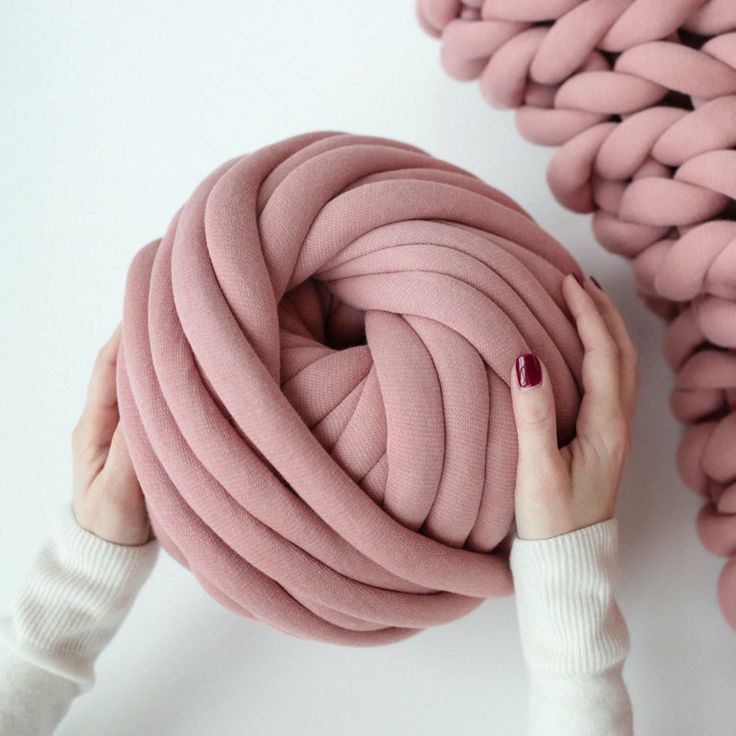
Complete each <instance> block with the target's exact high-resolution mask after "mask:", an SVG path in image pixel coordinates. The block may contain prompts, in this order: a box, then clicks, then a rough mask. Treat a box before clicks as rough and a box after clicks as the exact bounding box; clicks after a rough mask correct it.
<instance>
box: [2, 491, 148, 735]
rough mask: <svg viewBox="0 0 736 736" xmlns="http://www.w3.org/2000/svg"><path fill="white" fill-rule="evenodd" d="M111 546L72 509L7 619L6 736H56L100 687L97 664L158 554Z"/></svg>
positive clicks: (68, 509)
mask: <svg viewBox="0 0 736 736" xmlns="http://www.w3.org/2000/svg"><path fill="white" fill-rule="evenodd" d="M158 547H159V545H158V542H156V541H155V540H152V541H151V542H149V543H148V544H145V545H141V546H138V547H126V546H123V545H117V544H112V543H111V542H106V541H105V540H103V539H100V538H99V537H96V536H95V535H94V534H91V533H90V532H88V531H86V530H85V529H83V528H82V527H81V526H79V524H78V523H77V521H76V518H75V517H74V513H73V512H72V509H71V505H67V506H65V507H64V508H63V509H62V510H61V512H60V514H59V516H58V519H57V521H56V523H55V525H54V527H53V529H52V531H51V534H50V535H49V538H48V539H47V541H46V543H45V544H44V546H43V547H42V548H41V550H40V552H39V553H38V555H37V556H36V558H35V560H34V563H33V567H32V569H31V572H30V575H29V576H28V578H27V580H26V582H25V585H24V586H23V588H22V590H21V592H20V594H19V596H18V598H17V599H16V602H15V608H14V611H13V615H12V617H11V616H6V617H3V618H0V733H2V734H6V733H7V734H14V735H15V736H42V735H45V734H51V733H53V731H54V729H55V728H56V726H57V724H58V723H59V721H60V720H61V719H62V718H63V717H64V715H65V714H66V712H67V711H68V710H69V706H70V705H71V702H72V700H73V699H74V698H75V697H76V696H77V695H78V694H79V693H82V692H85V691H86V690H88V689H89V688H90V687H91V686H92V684H93V682H94V663H95V660H96V659H97V656H98V655H99V653H100V652H101V651H102V650H103V649H104V647H105V646H106V645H107V643H108V642H109V641H110V639H111V638H112V637H113V635H114V634H115V632H116V631H117V630H118V627H119V626H120V624H121V623H122V621H123V619H124V618H125V615H126V614H127V612H128V610H129V608H130V606H131V605H132V603H133V600H134V599H135V596H136V594H137V593H138V590H139V589H140V587H141V585H143V583H144V582H145V580H146V578H147V577H148V575H149V573H150V571H151V569H152V567H153V565H154V562H155V560H156V556H157V552H158Z"/></svg>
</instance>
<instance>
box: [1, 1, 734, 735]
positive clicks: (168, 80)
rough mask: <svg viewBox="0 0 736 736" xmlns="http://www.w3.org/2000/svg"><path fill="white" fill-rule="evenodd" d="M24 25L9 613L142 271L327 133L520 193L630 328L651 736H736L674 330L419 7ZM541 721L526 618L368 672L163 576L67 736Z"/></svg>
mask: <svg viewBox="0 0 736 736" xmlns="http://www.w3.org/2000/svg"><path fill="white" fill-rule="evenodd" d="M2 10H3V13H2V15H3V23H2V24H0V70H1V71H0V88H2V90H3V103H2V107H1V108H0V161H2V165H1V166H0V218H1V220H2V236H1V238H0V263H1V264H2V271H0V354H1V359H0V402H1V403H0V405H1V406H2V417H3V421H2V426H1V427H0V478H2V486H0V487H1V488H2V534H1V535H0V554H2V565H1V566H0V610H7V609H8V608H9V606H10V602H11V599H12V596H13V593H14V591H15V590H16V588H17V587H18V586H19V585H20V583H21V580H22V578H23V576H24V574H25V571H26V569H27V566H28V564H29V562H30V559H31V556H32V555H33V553H34V552H35V550H36V548H37V546H38V545H39V543H40V541H41V539H42V536H43V534H44V532H45V529H46V525H47V522H48V521H49V519H50V517H51V514H52V513H53V511H54V510H55V509H56V508H57V507H58V505H59V504H60V503H62V502H63V501H64V500H65V499H66V498H68V496H69V494H70V473H71V468H70V457H69V440H68V437H69V431H70V429H71V427H72V425H73V424H74V422H75V421H76V419H77V416H78V412H79V410H80V408H81V404H82V399H83V395H84V391H85V387H86V382H87V379H88V375H89V370H90V367H91V364H92V360H93V358H94V355H95V352H96V351H97V349H98V347H99V346H100V345H101V344H102V343H103V342H104V340H105V339H106V338H107V336H108V334H109V333H110V332H111V330H112V328H113V326H114V325H115V324H116V322H117V321H118V319H119V317H120V311H121V303H122V289H123V283H124V277H125V272H126V268H127V265H128V262H129V261H130V259H131V257H132V256H133V254H134V253H135V251H136V250H137V249H138V248H139V247H140V246H142V245H144V244H145V243H146V242H148V241H149V240H151V239H153V238H154V237H156V236H158V235H160V234H162V232H163V230H164V228H165V226H166V224H167V223H168V220H169V218H170V217H171V215H172V214H173V213H174V211H175V209H176V208H177V207H178V206H179V205H180V204H181V203H182V201H183V200H184V199H185V198H186V197H187V196H188V195H189V193H190V192H191V191H192V189H193V188H194V186H195V185H196V184H197V183H198V182H199V181H200V180H201V179H202V178H203V177H204V176H205V175H206V174H207V173H209V172H210V170H211V169H213V168H214V167H215V166H216V165H217V164H219V163H220V162H221V161H223V160H225V159H226V158H229V157H231V156H233V155H236V154H239V153H242V152H245V151H248V150H251V149H254V148H257V147H259V146H262V145H264V144H266V143H270V142H272V141H275V140H278V139H280V138H283V137H285V136H288V135H292V134H295V133H299V132H304V131H308V130H314V129H341V130H348V131H352V132H361V133H372V134H380V135H385V136H390V137H395V138H398V139H404V140H407V141H410V142H412V143H414V144H417V145H419V146H421V147H423V148H425V149H427V150H429V151H430V152H432V153H433V154H435V155H437V156H439V157H441V158H446V159H448V160H450V161H452V162H454V163H457V164H460V165H462V166H465V167H467V168H469V169H470V170H472V171H473V172H475V173H477V174H479V175H481V176H482V177H484V178H485V179H487V180H488V181H490V182H491V183H493V184H495V185H497V186H499V187H500V188H502V189H504V190H505V191H506V192H508V193H509V194H510V195H512V196H513V197H515V198H516V199H518V200H519V202H520V203H521V204H522V205H523V206H525V207H526V208H527V209H528V210H529V211H530V212H532V213H533V214H534V215H535V217H536V218H537V219H538V220H539V221H540V222H541V223H542V225H543V226H545V227H546V228H548V229H549V230H550V231H551V232H552V233H553V234H554V235H555V236H556V237H557V238H558V239H560V240H561V241H562V242H564V243H565V244H566V245H567V246H568V247H569V248H570V249H571V250H572V251H573V253H574V254H575V255H576V256H577V257H578V259H579V260H580V263H581V265H582V266H583V268H584V270H585V271H587V272H590V273H593V274H595V275H596V276H597V277H598V278H599V280H600V281H601V282H602V283H603V284H604V286H605V287H606V288H607V290H608V291H609V292H610V293H612V294H613V295H614V297H615V298H616V300H617V301H618V303H619V304H620V305H621V306H622V309H623V311H624V313H625V316H626V317H627V319H628V322H629V325H630V327H631V330H632V332H633V334H634V337H635V339H636V342H637V344H638V346H639V348H640V351H641V369H642V370H641V373H642V393H641V402H640V406H639V413H638V417H637V421H636V428H635V431H636V436H635V447H634V452H633V456H632V458H631V461H630V464H629V467H628V472H627V475H626V478H625V481H624V487H623V490H622V496H621V500H620V505H619V517H620V520H621V534H622V545H623V563H622V564H623V579H622V585H621V593H620V602H621V606H622V608H623V610H624V612H625V614H626V616H627V618H628V622H629V626H630V629H631V633H632V640H633V651H632V654H631V656H630V659H629V662H628V664H627V668H626V674H627V680H628V683H629V686H630V689H631V692H632V696H633V701H634V707H635V719H636V724H637V728H638V733H639V734H668V735H670V734H688V735H689V734H694V733H698V734H707V735H709V736H725V735H726V734H732V733H733V723H734V719H735V718H736V696H734V684H733V683H734V682H735V681H736V634H734V632H732V631H731V630H729V629H728V628H727V626H726V625H725V623H724V622H723V621H722V619H721V617H720V614H719V613H718V610H717V606H716V602H715V596H714V588H715V581H716V575H717V573H718V571H719V569H720V563H719V562H718V561H717V560H714V559H712V558H710V557H709V556H708V555H707V554H706V552H705V551H703V550H702V549H701V547H700V546H699V543H698V541H697V539H696V536H695V533H694V527H693V518H694V514H695V512H696V510H697V507H698V501H697V499H696V498H695V497H693V496H692V495H691V494H690V493H689V492H688V491H687V490H686V489H685V488H684V487H683V485H682V484H681V483H680V482H679V480H678V478H677V475H676V472H675V469H674V463H673V457H674V452H675V447H676V441H677V437H678V435H679V428H678V427H677V425H676V424H675V422H674V420H672V419H671V418H670V416H669V414H668V412H667V393H668V390H669V387H670V385H671V377H670V374H669V372H668V370H667V367H666V366H665V364H664V362H663V360H662V358H661V357H660V354H659V352H658V347H659V342H660V339H661V334H662V329H661V326H660V324H659V323H658V321H657V320H656V318H655V317H653V316H652V315H650V314H649V313H648V312H647V311H646V310H645V309H644V307H643V306H642V305H640V304H639V303H637V301H636V300H635V297H634V292H633V289H632V287H631V279H630V276H629V272H628V266H627V265H626V264H625V263H624V262H623V261H620V260H619V259H618V258H616V257H614V256H611V255H609V254H607V253H605V252H604V251H602V250H601V249H600V247H599V246H597V245H596V244H595V243H594V242H593V239H592V237H591V235H590V231H589V223H588V218H586V217H579V216H575V215H573V214H571V213H569V212H566V211H564V210H563V209H562V208H561V207H560V206H558V205H557V204H556V203H555V202H554V201H553V199H552V197H551V196H550V194H549V192H548V190H547V188H546V184H545V179H544V170H545V166H546V162H547V160H548V159H549V157H550V151H548V150H545V149H540V148H535V147H533V146H531V145H529V144H527V143H525V142H523V141H522V140H521V139H520V137H519V136H518V134H517V133H516V131H515V130H514V127H513V116H512V115H511V114H509V113H500V112H498V111H494V110H492V109H491V108H489V107H488V106H486V104H485V103H484V102H483V101H482V99H481V97H480V95H479V94H478V91H477V89H476V87H475V85H473V84H469V85H462V84H459V83H457V82H454V81H452V80H449V79H447V78H446V77H445V76H444V75H443V73H442V72H441V70H440V68H439V64H438V60H437V53H438V46H437V44H436V42H434V41H433V40H431V39H430V38H428V37H425V36H424V35H423V34H422V33H421V32H420V30H419V28H418V27H417V25H416V23H415V20H414V16H413V3H412V2H411V0H404V2H396V0H357V1H355V2H351V3H345V2H339V1H338V0H319V1H318V2H310V3H303V2H297V1H296V0H290V1H289V0H287V1H286V2H281V3H255V2H215V3H204V2H196V3H195V2H173V1H170V2H157V3H145V2H140V1H137V2H126V3H123V2H103V3H81V2H76V3H73V2H66V3H49V2H39V1H38V0H36V1H35V2H21V1H20V0H10V1H9V0H5V2H4V3H3V8H2ZM525 698H526V682H525V673H524V668H523V662H522V660H521V653H520V651H519V643H518V635H517V630H516V621H515V613H514V606H513V600H511V599H506V600H502V601H490V602H487V603H486V604H485V605H484V606H482V607H481V608H480V609H479V610H478V611H476V612H475V614H474V615H471V616H469V617H468V618H466V619H464V620H462V621H459V622H456V623H454V624H451V625H449V626H446V627H444V628H441V629H437V630H434V631H429V632H425V633H423V634H421V635H419V636H417V637H415V638H413V639H412V640H410V641H407V642H404V643H402V644H398V645H394V646H392V647H389V648H384V649H375V650H349V649H343V648H337V647H333V646H328V645H324V644H315V643H310V642H302V641H298V640H295V639H292V638H289V637H286V636H285V635H282V634H279V633H277V632H275V631H272V630H270V629H268V628H266V627H265V626H263V625H260V624H257V623H251V622H246V621H242V620H240V619H238V618H236V617H234V616H232V615H231V614H229V613H227V612H226V611H224V610H222V609H220V608H219V607H218V606H217V605H216V604H215V603H213V602H212V601H211V600H210V599H209V598H208V597H207V596H206V595H205V594H204V593H203V592H202V591H201V590H200V589H199V588H198V586H197V585H196V583H195V581H194V580H193V578H191V577H190V576H189V574H188V573H187V572H186V571H184V570H182V569H181V568H179V567H178V566H177V565H176V564H175V563H174V562H173V561H172V560H170V559H169V558H168V557H166V556H165V555H162V559H161V562H160V563H159V565H158V567H157V568H156V570H155V571H154V574H153V577H152V579H151V580H150V581H149V583H148V584H147V586H146V587H145V589H144V590H143V592H142V594H141V597H140V599H139V601H138V603H137V605H136V606H135V608H134V610H133V611H132V613H131V615H130V618H129V619H128V621H127V622H126V624H125V625H124V627H123V629H122V631H121V632H120V635H119V636H118V638H117V639H116V640H114V642H113V643H112V645H111V646H110V648H109V649H108V650H107V651H106V652H105V654H104V655H103V657H102V658H101V660H100V662H99V667H98V684H97V686H96V688H95V689H94V690H93V691H92V692H91V693H90V694H89V695H86V696H84V697H83V698H81V699H80V700H79V701H78V702H77V703H76V705H75V706H74V708H73V710H72V711H71V713H70V714H69V716H68V717H67V719H66V720H65V722H64V724H63V726H62V728H61V729H60V734H61V735H62V736H65V735H66V736H70V735H71V734H74V735H75V736H85V735H86V734H102V733H104V734H106V736H123V735H125V736H128V735H129V734H141V735H143V734H157V736H169V735H171V736H174V735H175V734H176V736H205V735H209V734H213V733H218V734H220V733H221V734H231V733H245V734H258V735H259V736H266V735H272V734H273V735H275V736H281V735H282V734H284V735H285V734H292V733H298V734H301V735H303V736H308V735H310V734H320V736H332V735H337V734H346V733H350V734H351V735H352V736H359V735H361V734H371V736H374V735H375V734H389V735H393V734H401V735H402V736H409V735H412V734H417V735H419V734H422V735H423V736H430V735H431V734H442V735H443V736H444V735H446V734H449V733H453V734H455V733H462V734H463V735H464V736H474V735H476V734H478V735H480V734H521V733H522V731H523V722H524V716H525ZM236 729H237V730H236Z"/></svg>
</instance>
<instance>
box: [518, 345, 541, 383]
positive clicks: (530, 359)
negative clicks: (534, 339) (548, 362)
mask: <svg viewBox="0 0 736 736" xmlns="http://www.w3.org/2000/svg"><path fill="white" fill-rule="evenodd" d="M516 379H517V380H518V381H519V386H521V388H532V387H533V386H538V385H539V384H540V383H541V382H542V366H541V364H540V362H539V359H538V358H537V356H536V355H534V354H533V353H525V354H524V355H520V356H519V357H518V358H517V359H516Z"/></svg>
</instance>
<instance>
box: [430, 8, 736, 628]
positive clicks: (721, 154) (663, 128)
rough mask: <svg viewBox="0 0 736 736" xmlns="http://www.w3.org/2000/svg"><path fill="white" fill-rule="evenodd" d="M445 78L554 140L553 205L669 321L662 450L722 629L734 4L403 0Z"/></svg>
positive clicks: (728, 525)
mask: <svg viewBox="0 0 736 736" xmlns="http://www.w3.org/2000/svg"><path fill="white" fill-rule="evenodd" d="M418 14H419V19H420V22H421V23H422V25H423V26H424V28H425V29H426V30H427V31H428V32H429V33H431V34H433V35H435V36H441V39H442V57H441V58H442V62H443V65H444V68H445V69H446V71H447V72H448V73H449V74H450V75H451V76H453V77H456V78H458V79H464V80H468V79H475V78H479V79H480V88H481V92H482V94H483V95H484V96H485V97H486V99H487V100H488V101H489V102H490V103H492V104H493V105H496V106H500V107H511V108H517V118H516V119H517V126H518V128H519V130H520V132H521V134H522V135H523V136H524V137H525V138H527V139H528V140H530V141H533V142H535V143H539V144H542V145H548V146H559V150H558V151H557V153H556V154H555V156H554V158H553V160H552V162H551V164H550V167H549V169H548V181H549V185H550V187H551V189H552V192H553V193H554V195H555V197H556V198H557V199H558V200H559V201H560V202H561V203H562V204H563V205H565V206H566V207H568V208H570V209H571V210H573V211H575V212H593V213H594V214H593V230H594V232H595V235H596V237H597V239H598V240H599V242H600V243H601V244H602V245H603V246H604V247H605V248H607V249H609V250H611V251H613V252H615V253H618V254H621V255H623V256H626V257H627V258H630V259H632V261H633V271H634V277H635V280H636V284H637V287H638V290H639V292H640V293H641V295H642V297H643V298H644V299H645V301H646V302H647V303H648V305H649V306H650V307H651V308H652V309H653V310H654V311H655V312H657V313H658V314H659V315H660V316H662V317H664V318H665V319H667V320H668V321H669V322H670V326H669V328H668V333H667V336H666V339H665V344H664V350H665V355H666V357H667V360H668V362H669V364H670V366H671V367H672V368H673V370H674V371H675V372H676V380H675V388H674V391H673V395H672V409H673V412H674V414H675V416H676V417H677V418H678V419H680V420H681V421H683V422H685V423H687V424H689V425H691V426H690V427H689V428H688V429H687V431H686V432H685V434H684V437H683V439H682V441H681V444H680V447H679V450H678V457H677V462H678V467H679V470H680V473H681V476H682V478H683V479H684V481H685V483H686V484H687V485H688V486H689V487H690V488H692V489H693V490H694V491H695V492H696V493H698V494H700V495H702V496H703V497H704V498H705V499H706V503H705V506H704V507H703V510H702V511H701V513H700V515H699V518H698V530H699V534H700V537H701V539H702V541H703V543H704V544H705V546H706V547H707V548H708V549H709V550H711V551H712V552H713V553H715V554H718V555H722V556H725V557H730V558H731V560H730V561H729V562H728V563H727V565H726V567H725V568H724V571H723V573H722V575H721V577H720V580H719V586H718V595H719V600H720V603H721V607H722V609H723V611H724V614H725V616H726V618H727V620H728V621H729V623H730V624H731V626H733V627H734V628H736V561H735V560H734V555H735V554H736V353H735V352H734V349H736V222H735V221H734V212H736V207H735V206H734V199H735V198H736V151H734V147H735V146H736V32H735V31H736V3H734V2H733V1H732V0H584V1H583V0H485V2H483V0H465V2H459V1H458V0H419V3H418Z"/></svg>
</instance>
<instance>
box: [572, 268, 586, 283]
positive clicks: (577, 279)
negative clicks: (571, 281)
mask: <svg viewBox="0 0 736 736" xmlns="http://www.w3.org/2000/svg"><path fill="white" fill-rule="evenodd" d="M572 275H573V276H574V277H575V281H577V282H578V283H579V284H580V286H582V285H583V280H582V279H581V278H580V276H578V275H577V274H576V273H575V272H574V271H573V274H572Z"/></svg>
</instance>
